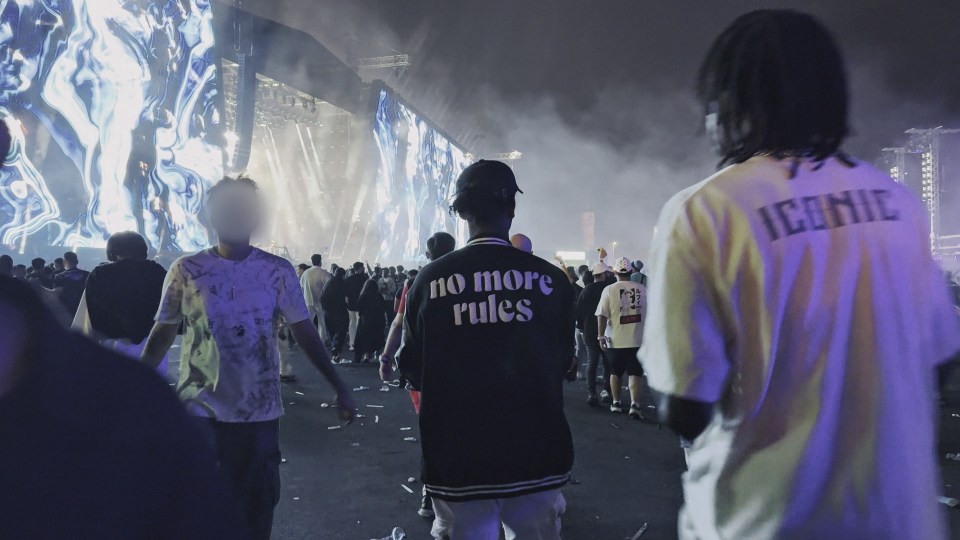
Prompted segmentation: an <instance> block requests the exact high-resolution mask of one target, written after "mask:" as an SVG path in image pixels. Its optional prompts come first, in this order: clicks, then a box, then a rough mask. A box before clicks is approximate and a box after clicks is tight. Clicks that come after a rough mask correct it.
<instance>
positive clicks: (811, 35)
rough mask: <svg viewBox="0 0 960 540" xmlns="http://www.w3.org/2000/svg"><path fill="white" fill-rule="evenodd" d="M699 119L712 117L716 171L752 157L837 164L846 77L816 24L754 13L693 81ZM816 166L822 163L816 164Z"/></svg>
mask: <svg viewBox="0 0 960 540" xmlns="http://www.w3.org/2000/svg"><path fill="white" fill-rule="evenodd" d="M697 94H698V96H699V98H700V101H701V103H702V104H703V107H704V112H705V114H707V115H709V114H716V115H717V116H716V120H717V128H718V130H717V131H718V136H719V141H718V142H719V145H720V153H721V154H722V156H723V157H722V159H721V161H720V166H724V165H729V164H734V163H743V162H744V161H746V160H748V159H750V158H752V157H754V156H757V155H763V154H767V155H771V156H773V157H775V158H777V159H783V158H788V157H792V158H795V160H796V161H795V162H794V171H795V170H796V167H797V166H798V164H799V158H801V157H809V158H813V159H815V160H816V161H820V162H822V161H824V160H826V159H827V158H829V157H831V156H836V157H837V158H838V159H840V160H841V161H842V162H843V163H845V164H846V165H848V166H851V167H852V166H855V163H854V162H853V161H852V160H851V159H850V158H848V157H846V156H845V155H844V154H843V153H842V152H840V146H841V145H842V144H843V141H844V140H845V139H846V138H847V136H848V135H849V134H850V127H849V125H848V123H847V102H848V97H847V77H846V71H845V69H844V64H843V58H842V56H841V54H840V50H839V47H838V46H837V43H836V41H835V40H834V38H833V36H832V35H831V34H830V32H829V31H828V30H827V29H826V27H824V26H823V24H822V23H821V22H820V21H819V20H817V19H816V18H815V17H813V16H811V15H808V14H806V13H800V12H797V11H793V10H781V9H768V10H758V11H753V12H751V13H747V14H746V15H743V16H741V17H740V18H738V19H737V20H736V21H734V22H733V24H731V25H730V26H729V27H728V28H727V29H726V30H725V31H724V32H723V33H722V34H720V37H718V38H717V40H716V41H715V42H714V43H713V46H712V47H711V48H710V52H708V53H707V57H706V58H705V59H704V61H703V64H702V65H701V67H700V71H699V74H698V77H697ZM821 164H822V163H821Z"/></svg>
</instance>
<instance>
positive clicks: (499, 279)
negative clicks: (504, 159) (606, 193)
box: [398, 160, 575, 539]
mask: <svg viewBox="0 0 960 540" xmlns="http://www.w3.org/2000/svg"><path fill="white" fill-rule="evenodd" d="M518 192H520V189H519V187H517V181H516V178H515V177H514V175H513V171H512V170H511V169H510V167H508V166H507V165H506V164H504V163H501V162H496V161H484V160H481V161H479V162H477V163H475V164H473V165H471V166H469V167H467V168H466V169H465V170H464V172H463V173H462V174H461V175H460V178H459V179H458V180H457V185H456V195H455V199H454V202H453V204H452V209H453V210H454V211H455V212H456V213H457V214H458V215H459V216H460V217H461V218H463V219H465V220H466V222H467V225H468V227H469V229H470V237H471V238H472V240H471V241H470V243H469V244H467V246H465V247H463V248H461V249H459V250H457V251H455V252H453V253H450V254H448V255H446V256H444V257H442V258H440V259H438V260H436V261H434V262H432V263H430V264H428V265H427V266H426V267H424V268H423V270H422V271H421V272H420V274H419V275H418V276H417V279H416V281H414V282H413V285H412V286H411V287H410V292H409V294H408V295H407V298H406V302H407V305H406V314H407V316H406V317H405V318H404V324H405V325H406V331H405V332H404V345H403V349H402V350H401V352H400V355H399V359H398V362H399V369H400V372H401V373H402V374H403V375H404V376H405V377H407V378H408V379H409V380H410V382H411V384H412V385H413V386H414V387H415V388H418V389H419V390H420V391H421V392H422V395H423V400H422V403H421V408H420V435H421V442H422V449H423V467H424V470H423V482H424V484H425V486H426V489H427V492H428V493H429V494H430V495H431V496H433V506H434V510H435V512H436V518H435V520H434V525H433V531H432V532H433V536H434V538H438V539H441V538H484V539H487V538H491V539H492V538H497V537H498V529H500V527H501V526H502V527H503V528H504V529H505V531H506V536H507V538H514V537H518V538H551V539H556V538H559V534H560V516H561V514H563V512H564V510H565V502H564V499H563V495H562V494H561V492H560V488H561V487H562V486H563V485H564V484H566V483H567V481H568V479H569V477H570V468H571V466H572V464H573V442H572V440H571V436H570V429H569V427H568V426H567V421H566V418H565V416H564V413H563V378H564V375H565V373H566V372H567V371H568V370H569V369H570V366H571V365H573V364H574V362H575V359H574V339H573V335H574V328H575V326H574V313H573V304H574V302H573V290H572V288H571V287H570V284H569V282H568V280H567V278H566V276H565V275H564V273H563V272H562V271H561V270H559V269H557V268H556V267H555V266H553V265H552V264H550V263H548V262H546V261H544V260H542V259H540V258H537V257H534V256H533V255H530V254H529V253H524V252H522V251H520V250H518V249H515V248H514V247H513V246H512V245H511V244H510V241H509V237H510V225H511V223H512V221H513V217H514V210H515V207H516V199H515V197H516V194H517V193H518ZM491 391H495V393H496V396H497V398H496V399H490V392H491Z"/></svg>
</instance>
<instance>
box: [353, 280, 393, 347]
mask: <svg viewBox="0 0 960 540" xmlns="http://www.w3.org/2000/svg"><path fill="white" fill-rule="evenodd" d="M357 311H358V312H359V313H360V322H359V324H358V325H357V342H356V345H355V353H356V354H355V355H354V356H355V358H357V359H358V360H359V361H360V362H362V363H364V364H366V363H368V362H370V361H371V360H372V359H374V358H375V357H376V355H377V353H378V352H379V351H381V350H383V345H384V342H385V335H384V334H385V329H386V326H387V316H386V314H385V313H384V311H383V296H382V295H381V294H380V288H379V286H378V285H377V282H376V281H374V280H372V279H371V280H369V281H367V283H366V284H365V285H364V286H363V290H362V291H360V298H359V299H358V300H357Z"/></svg>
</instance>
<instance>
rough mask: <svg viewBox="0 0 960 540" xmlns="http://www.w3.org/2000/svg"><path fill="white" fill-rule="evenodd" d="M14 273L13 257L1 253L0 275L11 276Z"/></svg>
mask: <svg viewBox="0 0 960 540" xmlns="http://www.w3.org/2000/svg"><path fill="white" fill-rule="evenodd" d="M11 273H13V257H11V256H9V255H0V275H4V276H9V275H10V274H11Z"/></svg>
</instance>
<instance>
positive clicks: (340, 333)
mask: <svg viewBox="0 0 960 540" xmlns="http://www.w3.org/2000/svg"><path fill="white" fill-rule="evenodd" d="M324 319H326V322H327V333H328V334H330V341H331V343H332V344H333V347H332V349H333V355H334V356H339V355H340V353H341V352H342V351H343V346H344V345H346V343H347V333H348V332H349V331H350V316H349V315H347V312H346V311H344V312H343V313H339V314H338V313H325V314H324Z"/></svg>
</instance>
